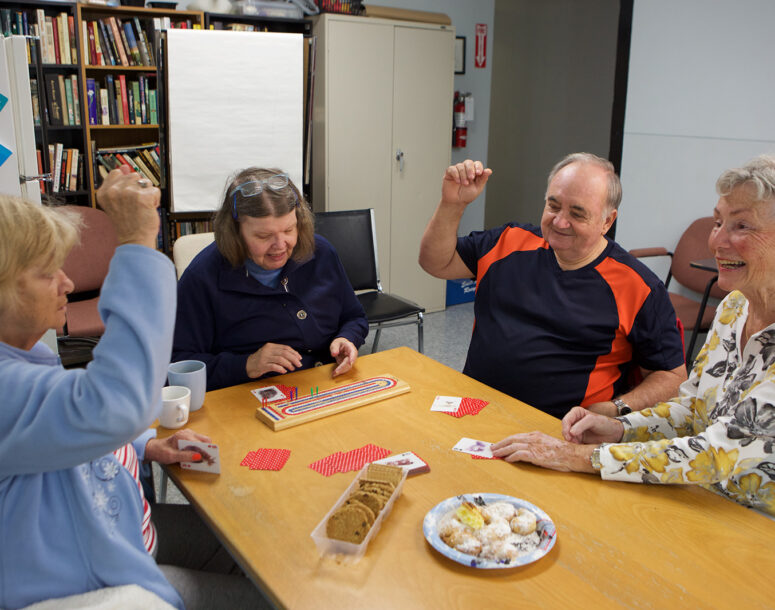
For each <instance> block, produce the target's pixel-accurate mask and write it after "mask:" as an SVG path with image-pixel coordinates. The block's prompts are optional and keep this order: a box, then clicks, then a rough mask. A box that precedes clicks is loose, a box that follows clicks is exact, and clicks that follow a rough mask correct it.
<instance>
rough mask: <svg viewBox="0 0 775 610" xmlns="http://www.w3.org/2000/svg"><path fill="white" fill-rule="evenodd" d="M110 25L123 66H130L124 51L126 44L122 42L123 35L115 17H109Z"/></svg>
mask: <svg viewBox="0 0 775 610" xmlns="http://www.w3.org/2000/svg"><path fill="white" fill-rule="evenodd" d="M108 23H109V24H110V31H111V32H112V33H113V39H114V40H115V43H116V49H117V51H118V57H119V59H120V60H121V65H122V66H128V65H129V59H128V58H127V55H126V52H125V51H124V43H123V42H122V41H121V33H120V32H119V31H118V24H117V23H116V18H115V17H109V18H108Z"/></svg>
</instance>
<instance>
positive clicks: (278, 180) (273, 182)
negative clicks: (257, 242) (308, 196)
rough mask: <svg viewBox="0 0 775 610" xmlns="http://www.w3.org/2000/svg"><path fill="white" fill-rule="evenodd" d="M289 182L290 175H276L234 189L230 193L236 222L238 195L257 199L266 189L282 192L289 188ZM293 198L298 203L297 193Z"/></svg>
mask: <svg viewBox="0 0 775 610" xmlns="http://www.w3.org/2000/svg"><path fill="white" fill-rule="evenodd" d="M288 182H289V180H288V174H275V175H274V176H269V178H264V179H263V180H251V181H250V182H245V183H243V184H240V185H239V186H236V187H234V188H233V189H232V191H231V193H230V194H231V196H232V199H231V215H232V216H233V217H234V220H237V218H238V215H237V193H240V194H241V195H242V196H243V197H255V196H256V195H260V194H261V193H263V192H264V187H266V188H268V189H270V190H272V191H281V190H283V189H284V188H285V187H286V186H288ZM293 196H294V199H297V202H298V198H296V193H295V192H294V194H293Z"/></svg>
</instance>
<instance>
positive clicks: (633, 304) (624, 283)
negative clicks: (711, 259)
mask: <svg viewBox="0 0 775 610" xmlns="http://www.w3.org/2000/svg"><path fill="white" fill-rule="evenodd" d="M595 269H596V270H597V272H598V273H599V274H600V275H601V276H602V278H603V279H604V280H605V281H606V283H607V284H608V285H609V286H610V288H611V291H612V292H613V293H614V300H615V301H616V309H617V312H618V315H619V327H618V328H617V329H616V334H615V336H614V340H613V341H612V342H611V351H610V352H608V353H607V354H601V355H600V356H598V358H597V362H595V368H594V369H593V371H592V373H590V375H589V380H588V381H587V391H586V393H585V394H584V400H583V401H582V403H581V406H587V405H591V404H593V403H596V402H601V401H606V400H611V399H612V398H613V397H614V383H616V381H618V379H619V377H620V376H621V371H620V370H619V366H620V365H622V364H625V363H627V362H629V361H630V360H632V345H631V344H630V342H629V341H628V340H627V336H628V335H629V334H630V331H631V330H632V327H633V325H634V324H635V318H636V317H637V315H638V312H639V311H640V308H641V307H643V303H644V302H645V301H646V299H647V298H648V296H649V294H651V289H650V288H649V286H648V284H646V282H644V281H643V278H641V277H640V275H638V273H637V272H636V271H635V270H633V269H632V268H631V267H628V266H627V265H625V264H623V263H620V262H618V261H616V260H614V259H612V258H606V259H605V260H604V261H603V262H601V263H600V264H599V265H598V266H597V267H595Z"/></svg>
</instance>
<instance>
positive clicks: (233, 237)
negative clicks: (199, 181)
mask: <svg viewBox="0 0 775 610" xmlns="http://www.w3.org/2000/svg"><path fill="white" fill-rule="evenodd" d="M281 173H283V172H282V170H279V169H274V168H270V169H266V168H261V167H249V168H247V169H243V170H240V171H239V172H237V173H236V174H235V175H234V176H233V177H232V178H230V179H229V180H227V181H226V188H225V189H224V191H223V197H222V199H221V207H220V209H219V210H218V211H217V212H216V213H215V217H214V219H213V230H214V232H215V245H216V246H217V248H218V251H219V252H220V253H221V254H222V255H223V257H224V258H225V259H226V260H228V261H229V262H230V263H231V265H232V267H235V268H236V267H239V266H240V265H242V264H243V263H244V262H245V260H246V259H247V258H248V250H247V248H246V247H245V242H244V241H243V240H242V236H241V235H240V232H239V218H241V217H243V216H250V217H251V218H264V217H266V216H274V217H275V218H279V217H280V216H286V215H287V214H290V213H291V212H293V211H295V212H296V230H297V231H298V238H297V240H296V246H295V247H294V249H293V253H292V254H291V258H292V259H293V260H295V261H297V262H304V261H306V260H308V259H309V258H310V257H311V256H312V253H313V252H314V251H315V220H314V216H313V215H312V210H310V209H309V205H308V204H307V202H306V201H304V197H303V196H302V194H301V193H300V192H299V189H297V188H296V185H295V184H293V182H291V181H290V180H288V186H287V187H285V188H283V189H282V190H280V191H273V190H272V189H264V190H263V191H262V192H261V193H260V194H259V195H255V196H253V197H245V196H244V195H243V194H242V192H241V191H237V192H232V191H234V189H235V188H236V187H238V186H240V185H241V184H245V183H246V182H250V181H252V180H255V181H260V180H265V179H267V178H270V177H272V176H276V175H277V174H281ZM235 214H236V216H237V218H234V215H235Z"/></svg>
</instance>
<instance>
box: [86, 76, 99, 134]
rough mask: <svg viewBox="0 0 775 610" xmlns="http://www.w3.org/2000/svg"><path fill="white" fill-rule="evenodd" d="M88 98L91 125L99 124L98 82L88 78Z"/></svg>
mask: <svg viewBox="0 0 775 610" xmlns="http://www.w3.org/2000/svg"><path fill="white" fill-rule="evenodd" d="M86 99H87V100H88V101H89V125H97V124H98V123H97V83H96V82H95V80H94V79H93V78H87V79H86Z"/></svg>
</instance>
